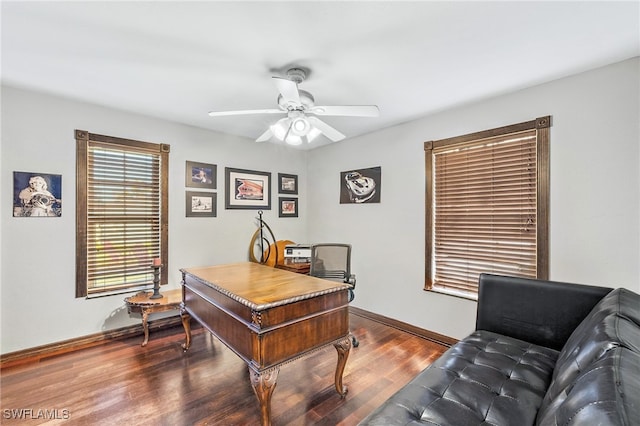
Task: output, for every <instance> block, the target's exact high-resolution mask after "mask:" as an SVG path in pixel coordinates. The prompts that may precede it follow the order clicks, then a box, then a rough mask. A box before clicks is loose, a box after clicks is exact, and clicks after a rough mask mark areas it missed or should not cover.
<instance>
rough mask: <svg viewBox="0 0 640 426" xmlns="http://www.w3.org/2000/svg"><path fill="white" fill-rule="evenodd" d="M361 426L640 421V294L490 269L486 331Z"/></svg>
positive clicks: (481, 306)
mask: <svg viewBox="0 0 640 426" xmlns="http://www.w3.org/2000/svg"><path fill="white" fill-rule="evenodd" d="M360 424H361V425H384V426H390V425H455V426H467V425H514V426H523V425H548V426H559V425H592V424H593V425H640V296H639V295H637V294H635V293H633V292H631V291H629V290H626V289H616V290H613V291H612V290H611V289H610V288H605V287H594V286H584V285H579V284H567V283H559V282H551V281H543V280H530V279H523V278H513V277H501V276H496V275H488V274H484V275H482V276H481V277H480V282H479V296H478V316H477V320H476V331H474V332H473V333H471V334H470V335H469V336H467V337H466V338H464V339H463V340H461V341H460V342H458V343H457V344H455V345H454V346H452V347H451V348H450V349H449V350H448V351H447V352H445V353H444V354H443V355H442V356H441V357H440V358H439V359H438V360H436V361H435V362H434V363H433V364H432V365H430V366H429V367H427V368H426V369H425V370H424V371H422V372H421V373H420V374H419V375H418V376H416V377H415V378H414V379H413V380H412V381H411V382H410V383H408V384H407V385H406V386H405V387H403V388H402V389H400V390H399V391H398V392H397V393H396V394H395V395H393V396H392V397H391V398H389V399H388V400H387V401H386V402H385V403H384V404H383V405H382V406H380V407H378V408H377V409H376V410H375V411H374V412H373V413H371V414H370V415H369V416H368V417H367V418H366V419H364V420H363V421H362V422H361V423H360Z"/></svg>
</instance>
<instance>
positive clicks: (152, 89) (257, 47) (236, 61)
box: [1, 1, 640, 147]
mask: <svg viewBox="0 0 640 426" xmlns="http://www.w3.org/2000/svg"><path fill="white" fill-rule="evenodd" d="M1 13H2V82H3V83H4V84H8V85H12V86H17V87H24V88H30V89H35V90H41V91H45V92H48V93H52V94H56V95H61V96H65V97H69V98H73V99H78V100H82V101H88V102H92V103H96V104H100V105H105V106H110V107H114V108H118V109H122V110H127V111H132V112H137V113H142V114H145V115H149V116H154V117H159V118H162V119H166V120H171V121H175V122H180V123H186V124H189V125H193V126H198V127H202V128H207V129H212V130H217V131H220V132H224V133H229V134H235V135H241V136H245V137H247V138H252V139H255V138H257V137H258V136H259V135H260V134H262V133H263V132H264V131H265V130H266V128H267V127H268V125H270V124H272V123H274V122H275V121H276V120H277V119H278V118H280V116H274V115H248V116H236V117H216V118H212V117H209V116H208V115H207V112H208V111H211V110H241V109H262V108H274V107H276V98H277V90H276V87H275V85H274V83H273V81H272V79H271V76H284V75H283V73H284V71H285V70H286V69H287V68H289V67H290V66H292V65H297V66H302V67H305V68H309V69H310V70H311V74H310V76H309V77H308V79H307V81H305V82H303V83H302V84H301V85H300V87H301V88H302V89H305V90H307V91H309V92H311V93H312V94H313V95H314V97H315V98H316V104H318V105H353V104H376V105H378V106H379V107H380V111H381V114H380V117H378V118H347V117H323V120H324V121H326V122H327V123H329V124H330V125H332V126H334V127H335V128H337V129H338V130H340V131H341V132H342V133H344V134H346V135H347V138H349V137H353V136H357V135H361V134H364V133H368V132H372V131H375V130H379V129H381V128H385V127H389V126H393V125H396V124H399V123H402V122H406V121H410V120H413V119H416V118H418V117H421V116H425V115H427V114H430V113H433V112H435V111H439V110H443V109H447V108H451V107H454V106H456V105H460V104H464V103H469V102H474V101H478V100H481V99H485V98H488V97H491V96H495V95H498V94H501V93H505V92H510V91H514V90H518V89H522V88H525V87H529V86H532V85H536V84H540V83H543V82H546V81H550V80H554V79H557V78H560V77H563V76H567V75H571V74H575V73H578V72H581V71H585V70H588V69H592V68H595V67H599V66H603V65H606V64H609V63H613V62H618V61H621V60H624V59H628V58H631V57H635V56H638V55H640V26H639V21H640V2H639V1H626V2H618V3H616V2H610V1H604V2H593V1H585V2H578V1H572V2H540V1H534V2H516V1H513V2H504V1H503V2H481V1H471V2H459V1H447V2H435V1H422V2H400V1H376V2H365V1H360V2H346V1H297V2H275V1H259V2H246V1H228V2H218V1H199V2H180V1H175V2H161V1H157V2H95V1H84V2H78V1H75V2H30V1H29V2H25V1H22V2H8V1H2V9H1ZM325 143H328V140H327V139H325V138H324V137H321V138H319V140H316V141H314V142H313V144H312V147H315V146H320V145H322V144H325Z"/></svg>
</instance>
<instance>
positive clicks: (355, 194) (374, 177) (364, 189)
mask: <svg viewBox="0 0 640 426" xmlns="http://www.w3.org/2000/svg"><path fill="white" fill-rule="evenodd" d="M381 183H382V167H380V166H378V167H370V168H368V169H357V170H348V171H346V172H340V204H363V203H379V202H380V185H381Z"/></svg>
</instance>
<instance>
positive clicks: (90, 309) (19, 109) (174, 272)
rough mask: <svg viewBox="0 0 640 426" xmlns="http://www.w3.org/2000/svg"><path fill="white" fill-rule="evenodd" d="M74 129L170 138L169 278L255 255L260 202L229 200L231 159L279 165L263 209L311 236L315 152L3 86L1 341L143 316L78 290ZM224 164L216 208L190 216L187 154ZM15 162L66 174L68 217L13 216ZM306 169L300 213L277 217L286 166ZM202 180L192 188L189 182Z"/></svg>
mask: <svg viewBox="0 0 640 426" xmlns="http://www.w3.org/2000/svg"><path fill="white" fill-rule="evenodd" d="M74 129H82V130H87V131H89V132H92V133H98V134H104V135H110V136H116V137H122V138H128V139H137V140H143V141H149V142H156V143H160V142H162V143H167V144H170V145H171V154H170V159H169V176H170V178H169V181H170V183H169V185H170V186H169V203H170V208H169V222H170V225H169V259H170V260H169V264H168V268H169V271H170V273H169V284H168V285H167V286H165V287H163V289H164V288H167V289H169V288H178V287H179V285H180V279H181V276H180V272H179V269H180V268H184V267H190V266H201V265H210V264H217V263H225V262H234V261H244V260H248V247H249V241H250V238H251V236H252V234H253V232H254V231H255V229H256V225H255V220H254V218H255V217H256V216H257V214H256V212H255V211H245V210H225V208H224V204H225V201H224V190H223V188H224V168H225V167H236V168H243V169H250V170H260V171H267V172H271V173H272V190H273V191H274V193H273V195H272V209H271V210H270V211H266V210H265V215H264V219H265V220H266V221H267V223H268V224H269V225H270V226H271V228H272V229H273V231H274V233H275V235H276V238H278V239H290V240H293V241H306V239H307V234H306V229H307V220H306V217H307V214H306V212H307V208H306V204H305V200H306V199H307V197H306V195H307V191H306V186H307V185H306V178H305V177H306V157H307V153H305V152H303V151H297V150H292V149H287V148H284V147H282V146H278V145H275V144H256V143H255V142H253V141H251V140H248V139H244V138H238V137H233V136H229V135H224V134H219V133H214V132H210V131H205V130H202V129H197V128H193V127H188V126H184V125H179V124H175V123H170V122H166V121H161V120H156V119H151V118H148V117H143V116H139V115H135V114H131V113H127V112H122V111H114V110H111V109H107V108H102V107H99V106H95V105H89V104H84V103H78V102H74V101H69V100H65V99H61V98H58V97H53V96H48V95H45V94H41V93H34V92H30V91H24V90H20V89H17V88H12V87H3V88H2V145H1V164H2V173H1V178H0V179H1V181H0V182H1V185H2V186H1V188H0V194H1V198H2V211H1V213H0V214H1V222H0V226H1V230H2V260H1V262H2V263H1V266H2V271H1V280H2V281H1V283H0V284H1V285H0V287H1V298H0V300H1V301H0V304H1V321H2V324H1V333H2V335H1V343H0V345H1V347H0V349H1V351H2V353H8V352H13V351H16V350H20V349H24V348H30V347H34V346H39V345H43V344H47V343H52V342H58V341H61V340H65V339H70V338H74V337H79V336H84V335H88V334H92V333H96V332H99V331H101V330H108V329H114V328H118V327H122V326H126V325H131V324H137V323H139V322H140V318H139V315H138V316H129V315H128V314H127V312H126V309H125V308H124V302H123V299H124V297H125V296H123V295H120V296H111V297H102V298H97V299H92V300H86V299H83V298H80V299H76V298H75V236H76V232H75V231H76V227H75V192H76V191H75V139H74ZM187 160H189V161H198V162H205V163H212V164H217V165H218V175H217V179H218V185H217V187H218V189H217V194H218V195H217V201H218V216H217V218H186V217H185V191H186V190H187V188H186V187H185V183H184V182H185V178H184V174H185V161H187ZM13 171H25V172H40V173H51V174H61V175H62V185H63V189H62V196H63V213H62V217H61V218H14V217H12V209H11V200H12V193H13ZM278 172H280V173H292V174H297V175H298V176H299V186H300V189H299V200H300V217H299V218H297V219H294V218H286V219H280V218H278V211H277V186H276V180H277V174H278ZM190 190H193V189H190Z"/></svg>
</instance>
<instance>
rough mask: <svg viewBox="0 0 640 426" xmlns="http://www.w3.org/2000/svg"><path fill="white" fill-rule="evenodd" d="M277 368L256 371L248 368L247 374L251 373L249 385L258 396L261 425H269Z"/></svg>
mask: <svg viewBox="0 0 640 426" xmlns="http://www.w3.org/2000/svg"><path fill="white" fill-rule="evenodd" d="M279 372H280V369H279V368H274V369H273V370H269V371H263V372H262V373H258V372H256V371H253V369H251V368H249V374H250V375H251V385H252V386H253V391H254V392H255V393H256V396H257V397H258V401H259V402H260V416H261V418H262V426H270V425H271V395H273V390H274V389H275V388H276V381H277V380H278V373H279Z"/></svg>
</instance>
